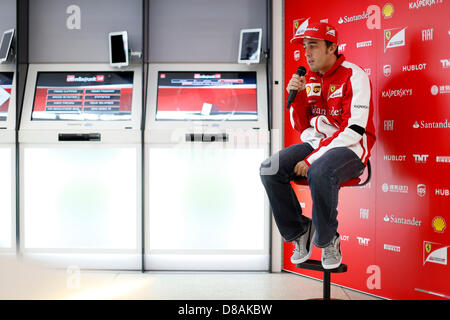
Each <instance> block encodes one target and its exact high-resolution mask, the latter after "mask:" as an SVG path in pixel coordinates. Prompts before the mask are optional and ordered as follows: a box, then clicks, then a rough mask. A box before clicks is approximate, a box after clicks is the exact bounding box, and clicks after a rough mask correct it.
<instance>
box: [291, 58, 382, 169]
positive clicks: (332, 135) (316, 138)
mask: <svg viewBox="0 0 450 320" xmlns="http://www.w3.org/2000/svg"><path fill="white" fill-rule="evenodd" d="M305 79H306V87H305V90H302V91H300V92H298V94H297V97H296V99H295V101H294V103H293V104H292V105H291V108H290V117H291V124H292V127H293V128H294V129H295V130H297V131H299V132H300V133H301V136H300V139H301V140H302V141H303V142H306V143H309V144H310V145H311V146H312V147H313V148H314V149H315V150H314V151H313V152H312V153H311V154H310V155H309V156H308V157H306V159H305V161H306V163H307V164H308V165H311V164H312V163H313V162H314V161H315V160H317V159H318V158H319V157H321V156H322V155H323V154H324V153H325V152H327V151H328V150H330V149H333V148H337V147H347V148H349V149H351V150H352V151H354V152H355V153H356V155H357V156H358V157H359V158H360V159H361V161H362V162H363V163H364V165H366V163H367V160H368V159H369V157H370V150H371V148H372V146H373V144H374V143H375V127H374V124H373V120H372V117H373V101H372V86H371V83H370V80H369V77H368V76H367V74H366V73H365V72H364V70H362V69H361V68H360V67H358V66H357V65H355V64H353V63H350V62H348V61H345V57H344V56H343V55H340V56H339V57H338V59H337V61H336V63H335V64H334V65H333V67H331V69H329V70H328V71H327V72H325V73H324V74H323V75H322V74H320V73H318V72H308V73H307V74H306V75H305Z"/></svg>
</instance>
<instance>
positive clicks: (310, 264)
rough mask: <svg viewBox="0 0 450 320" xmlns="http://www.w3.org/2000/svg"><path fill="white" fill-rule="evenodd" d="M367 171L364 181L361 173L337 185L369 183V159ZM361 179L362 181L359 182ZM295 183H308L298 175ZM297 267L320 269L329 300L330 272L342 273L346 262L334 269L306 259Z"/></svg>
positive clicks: (360, 185)
mask: <svg viewBox="0 0 450 320" xmlns="http://www.w3.org/2000/svg"><path fill="white" fill-rule="evenodd" d="M365 171H367V175H366V178H365V180H364V181H362V177H363V176H364V174H363V175H361V176H360V177H358V178H353V179H350V180H347V181H345V182H343V183H341V184H340V185H339V187H340V188H342V187H362V186H365V185H366V184H367V183H369V181H370V178H371V177H372V168H371V166H370V161H367V165H366V170H365ZM361 181H362V182H361ZM293 182H294V183H295V184H296V185H300V186H307V185H308V179H306V178H304V177H299V178H298V179H295V180H294V181H293ZM296 266H297V268H300V269H307V270H314V271H321V272H323V298H322V299H323V300H330V296H331V294H330V293H331V274H332V273H343V272H347V269H348V268H347V265H346V264H343V263H342V264H341V265H340V266H339V267H337V268H334V269H324V268H323V267H322V261H319V260H312V259H310V260H307V261H305V262H303V263H299V264H297V265H296Z"/></svg>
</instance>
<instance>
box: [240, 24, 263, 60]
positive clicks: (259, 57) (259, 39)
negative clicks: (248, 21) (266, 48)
mask: <svg viewBox="0 0 450 320" xmlns="http://www.w3.org/2000/svg"><path fill="white" fill-rule="evenodd" d="M254 32H257V33H258V49H257V50H258V51H257V52H258V55H257V59H254V60H248V59H242V56H241V51H242V44H243V43H242V42H243V39H244V34H246V33H254ZM261 39H262V29H261V28H258V29H242V30H241V33H240V38H239V52H238V63H246V64H252V63H259V62H260V60H261Z"/></svg>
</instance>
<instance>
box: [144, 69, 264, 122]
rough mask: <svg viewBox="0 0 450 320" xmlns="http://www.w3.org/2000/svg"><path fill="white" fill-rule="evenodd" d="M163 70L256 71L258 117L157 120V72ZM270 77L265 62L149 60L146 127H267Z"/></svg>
mask: <svg viewBox="0 0 450 320" xmlns="http://www.w3.org/2000/svg"><path fill="white" fill-rule="evenodd" d="M160 71H172V72H215V71H217V72H242V71H256V84H257V85H256V88H257V89H256V90H257V92H256V95H257V97H256V99H257V100H256V101H257V114H258V117H257V120H239V121H217V120H201V121H197V120H185V121H183V120H156V103H157V95H158V73H159V72H160ZM267 108H268V107H267V80H266V67H265V66H264V65H262V64H256V65H255V64H254V65H242V64H225V63H223V64H209V63H205V64H180V63H173V64H149V72H148V87H147V106H146V109H147V114H146V131H149V130H152V129H154V130H174V129H183V128H184V129H186V130H188V129H191V128H194V127H195V128H203V129H204V130H211V129H216V130H226V129H227V128H235V129H238V128H239V129H253V128H258V129H262V130H263V129H267V128H268V114H267V113H268V109H267Z"/></svg>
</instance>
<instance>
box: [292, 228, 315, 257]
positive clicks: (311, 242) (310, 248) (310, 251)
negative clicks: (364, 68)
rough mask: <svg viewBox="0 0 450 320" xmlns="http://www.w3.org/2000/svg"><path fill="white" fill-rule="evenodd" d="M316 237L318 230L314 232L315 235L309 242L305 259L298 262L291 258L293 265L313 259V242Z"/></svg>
mask: <svg viewBox="0 0 450 320" xmlns="http://www.w3.org/2000/svg"><path fill="white" fill-rule="evenodd" d="M315 235H316V230H314V234H313V235H312V237H311V239H310V241H309V250H308V254H307V255H306V256H304V257H303V258H301V259H297V260H294V259H292V258H291V262H292V263H293V264H299V263H303V262H305V261H306V260H308V259H309V258H310V257H311V255H312V248H313V240H314V237H315Z"/></svg>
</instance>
